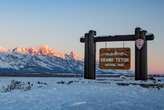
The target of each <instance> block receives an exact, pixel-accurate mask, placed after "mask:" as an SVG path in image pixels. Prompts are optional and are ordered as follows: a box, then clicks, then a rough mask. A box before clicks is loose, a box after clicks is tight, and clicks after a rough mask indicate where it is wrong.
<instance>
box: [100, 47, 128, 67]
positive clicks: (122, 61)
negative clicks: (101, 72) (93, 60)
mask: <svg viewBox="0 0 164 110" xmlns="http://www.w3.org/2000/svg"><path fill="white" fill-rule="evenodd" d="M130 58H131V57H130V48H102V49H100V59H99V67H100V69H130Z"/></svg>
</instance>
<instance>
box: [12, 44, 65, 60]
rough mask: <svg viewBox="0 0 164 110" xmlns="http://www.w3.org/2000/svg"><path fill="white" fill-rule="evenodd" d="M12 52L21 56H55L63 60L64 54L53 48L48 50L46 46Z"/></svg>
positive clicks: (20, 48) (19, 48)
mask: <svg viewBox="0 0 164 110" xmlns="http://www.w3.org/2000/svg"><path fill="white" fill-rule="evenodd" d="M12 52H15V53H21V54H31V55H45V56H56V57H61V58H65V53H63V52H60V51H58V50H55V49H53V48H49V47H48V45H43V46H40V47H36V48H34V47H32V48H22V47H18V48H14V49H12Z"/></svg>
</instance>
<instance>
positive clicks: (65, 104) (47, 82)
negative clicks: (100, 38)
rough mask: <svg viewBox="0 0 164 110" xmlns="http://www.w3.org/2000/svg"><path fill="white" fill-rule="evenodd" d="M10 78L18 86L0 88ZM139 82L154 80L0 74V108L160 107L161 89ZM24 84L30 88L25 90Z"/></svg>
mask: <svg viewBox="0 0 164 110" xmlns="http://www.w3.org/2000/svg"><path fill="white" fill-rule="evenodd" d="M11 81H17V84H18V85H20V86H19V87H15V89H11V90H9V91H4V90H6V88H9V87H10V86H9V85H10V83H11ZM159 81H160V82H157V84H161V85H162V84H164V80H163V79H162V78H161V79H160V80H159ZM140 84H141V85H140ZM143 84H149V85H151V84H154V81H147V82H143V81H134V80H133V78H98V79H97V80H84V79H83V78H54V77H51V78H43V77H42V78H38V77H34V78H32V77H0V110H164V88H163V87H162V86H161V88H160V87H158V86H157V87H156V86H154V88H153V87H151V86H150V87H149V86H143ZM27 85H30V87H31V88H29V89H27V90H25V86H27ZM10 88H11V87H10Z"/></svg>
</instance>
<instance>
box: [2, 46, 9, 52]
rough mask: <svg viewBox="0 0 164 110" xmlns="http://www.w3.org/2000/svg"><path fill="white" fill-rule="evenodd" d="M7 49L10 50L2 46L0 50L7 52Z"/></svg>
mask: <svg viewBox="0 0 164 110" xmlns="http://www.w3.org/2000/svg"><path fill="white" fill-rule="evenodd" d="M7 51H8V49H6V48H3V47H0V52H7Z"/></svg>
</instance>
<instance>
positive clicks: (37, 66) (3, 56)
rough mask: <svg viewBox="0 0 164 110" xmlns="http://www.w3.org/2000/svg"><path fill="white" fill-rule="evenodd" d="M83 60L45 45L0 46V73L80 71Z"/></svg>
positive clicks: (71, 53) (73, 53)
mask: <svg viewBox="0 0 164 110" xmlns="http://www.w3.org/2000/svg"><path fill="white" fill-rule="evenodd" d="M83 67H84V66H83V60H82V58H81V57H80V56H79V55H78V54H77V53H75V52H73V51H72V52H70V53H63V52H60V51H57V50H55V49H53V48H49V47H48V46H47V45H45V46H41V47H38V48H14V49H5V48H0V73H82V72H83Z"/></svg>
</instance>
